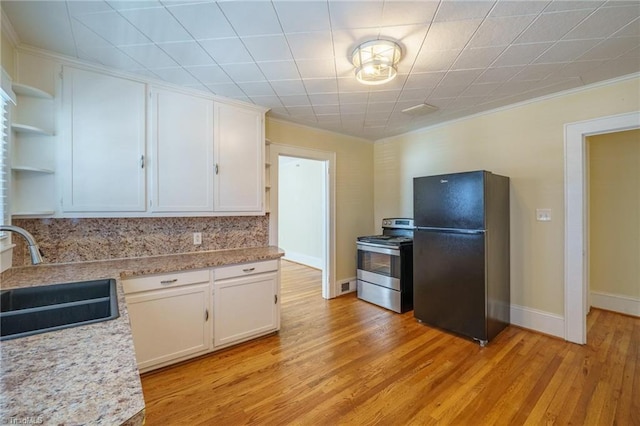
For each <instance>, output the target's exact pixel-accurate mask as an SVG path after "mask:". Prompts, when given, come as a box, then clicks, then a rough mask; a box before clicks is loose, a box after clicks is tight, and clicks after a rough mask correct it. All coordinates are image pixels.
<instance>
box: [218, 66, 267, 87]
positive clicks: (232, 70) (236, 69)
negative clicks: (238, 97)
mask: <svg viewBox="0 0 640 426" xmlns="http://www.w3.org/2000/svg"><path fill="white" fill-rule="evenodd" d="M220 66H221V67H222V69H223V70H224V71H225V72H226V73H227V74H228V75H229V77H231V79H232V80H233V81H235V82H236V83H243V82H246V81H265V78H264V75H263V74H262V71H260V68H258V66H257V65H256V64H254V63H253V62H249V63H241V64H223V65H220Z"/></svg>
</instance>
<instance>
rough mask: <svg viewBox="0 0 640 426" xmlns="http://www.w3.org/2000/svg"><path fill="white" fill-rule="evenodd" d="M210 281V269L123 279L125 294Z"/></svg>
mask: <svg viewBox="0 0 640 426" xmlns="http://www.w3.org/2000/svg"><path fill="white" fill-rule="evenodd" d="M208 281H209V270H208V269H201V270H197V271H187V272H175V273H170V274H161V275H147V276H143V277H136V278H125V279H123V280H122V285H123V287H124V292H125V294H131V293H138V292H141V291H148V290H158V289H163V288H173V287H180V286H183V285H189V284H198V283H206V282H208Z"/></svg>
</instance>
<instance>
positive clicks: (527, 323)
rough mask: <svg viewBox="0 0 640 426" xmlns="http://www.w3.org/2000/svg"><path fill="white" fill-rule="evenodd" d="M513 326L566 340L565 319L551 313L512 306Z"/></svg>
mask: <svg viewBox="0 0 640 426" xmlns="http://www.w3.org/2000/svg"><path fill="white" fill-rule="evenodd" d="M511 324H513V325H517V326H519V327H522V328H528V329H529V330H534V331H538V332H540V333H544V334H549V335H551V336H556V337H560V338H561V339H564V338H565V331H564V317H562V316H560V315H557V314H552V313H550V312H545V311H540V310H538V309H533V308H527V307H525V306H519V305H514V304H511Z"/></svg>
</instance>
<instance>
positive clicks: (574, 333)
mask: <svg viewBox="0 0 640 426" xmlns="http://www.w3.org/2000/svg"><path fill="white" fill-rule="evenodd" d="M638 128H640V111H635V112H630V113H626V114H620V115H614V116H609V117H601V118H596V119H593V120H585V121H580V122H575V123H568V124H565V126H564V149H565V155H564V160H565V168H564V173H565V176H564V177H565V179H564V182H565V183H564V185H565V187H564V200H565V218H564V223H565V237H564V247H565V256H564V265H565V267H564V270H565V272H564V320H565V321H564V322H565V339H566V340H568V341H569V342H573V343H579V344H585V343H587V312H588V311H589V306H588V290H589V276H588V271H587V267H588V264H587V262H586V259H588V246H587V237H588V235H587V231H588V230H587V201H588V200H587V195H588V193H587V191H586V187H587V175H586V172H587V163H586V161H587V157H586V137H587V136H593V135H599V134H605V133H615V132H621V131H625V130H632V129H638Z"/></svg>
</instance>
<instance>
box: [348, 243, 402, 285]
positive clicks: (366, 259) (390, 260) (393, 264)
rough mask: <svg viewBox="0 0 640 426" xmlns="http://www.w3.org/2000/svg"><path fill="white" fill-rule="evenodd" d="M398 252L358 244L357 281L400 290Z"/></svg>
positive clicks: (391, 249) (396, 250)
mask: <svg viewBox="0 0 640 426" xmlns="http://www.w3.org/2000/svg"><path fill="white" fill-rule="evenodd" d="M400 271H401V262H400V250H399V249H397V248H394V247H385V246H379V245H374V244H366V243H358V272H357V274H358V279H359V280H362V281H367V282H370V283H372V284H377V285H380V286H383V287H387V288H391V289H394V290H398V291H399V290H400Z"/></svg>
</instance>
